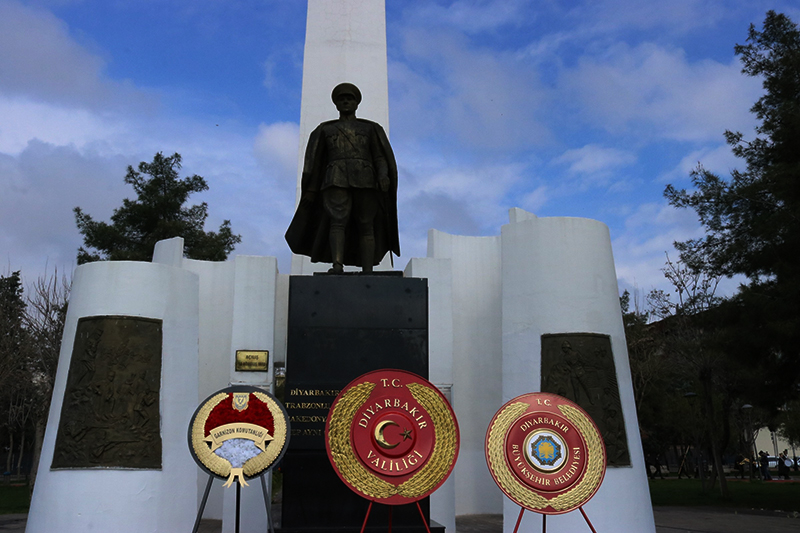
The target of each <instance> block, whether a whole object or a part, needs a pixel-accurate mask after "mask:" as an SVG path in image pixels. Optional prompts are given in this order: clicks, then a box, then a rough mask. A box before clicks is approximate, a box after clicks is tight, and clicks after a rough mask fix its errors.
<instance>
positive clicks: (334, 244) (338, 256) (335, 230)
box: [328, 226, 344, 274]
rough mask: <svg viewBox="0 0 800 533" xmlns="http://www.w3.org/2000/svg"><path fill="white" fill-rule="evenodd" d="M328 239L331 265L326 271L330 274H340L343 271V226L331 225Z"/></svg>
mask: <svg viewBox="0 0 800 533" xmlns="http://www.w3.org/2000/svg"><path fill="white" fill-rule="evenodd" d="M330 241H331V258H332V259H333V267H332V268H331V269H330V270H328V272H329V273H330V274H341V273H342V272H344V228H340V227H338V226H332V227H331V232H330Z"/></svg>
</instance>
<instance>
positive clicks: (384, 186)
mask: <svg viewBox="0 0 800 533" xmlns="http://www.w3.org/2000/svg"><path fill="white" fill-rule="evenodd" d="M378 185H379V186H380V188H381V191H383V192H388V191H389V178H388V177H387V176H381V177H380V179H379V180H378Z"/></svg>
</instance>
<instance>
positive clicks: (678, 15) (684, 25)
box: [573, 0, 733, 33]
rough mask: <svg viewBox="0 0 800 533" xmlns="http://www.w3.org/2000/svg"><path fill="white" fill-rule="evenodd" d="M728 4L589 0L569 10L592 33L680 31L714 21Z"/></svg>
mask: <svg viewBox="0 0 800 533" xmlns="http://www.w3.org/2000/svg"><path fill="white" fill-rule="evenodd" d="M730 3H732V2H730V1H729V4H730ZM732 7H733V6H730V5H722V4H719V3H715V2H708V1H706V0H670V1H669V2H642V1H632V0H599V1H598V0H592V1H589V2H586V3H585V4H584V5H582V6H580V7H577V8H575V9H574V10H573V13H577V12H580V16H581V18H582V19H584V20H586V21H588V24H589V25H590V26H591V27H592V29H593V31H594V32H595V33H613V32H618V31H620V30H623V29H627V28H636V29H639V30H653V29H656V28H661V29H666V30H668V31H672V32H676V33H683V32H686V31H689V30H691V29H695V28H698V27H706V26H710V25H713V24H715V23H716V22H718V21H719V20H721V19H722V18H723V17H724V16H725V13H726V11H728V10H730V9H731V8H732Z"/></svg>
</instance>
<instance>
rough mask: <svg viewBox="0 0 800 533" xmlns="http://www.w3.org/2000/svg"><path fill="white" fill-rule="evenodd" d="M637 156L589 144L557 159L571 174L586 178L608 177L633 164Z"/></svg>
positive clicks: (556, 161)
mask: <svg viewBox="0 0 800 533" xmlns="http://www.w3.org/2000/svg"><path fill="white" fill-rule="evenodd" d="M635 161H636V156H635V155H634V154H633V153H631V152H628V151H625V150H620V149H617V148H605V147H602V146H598V145H596V144H587V145H586V146H583V147H581V148H575V149H572V150H567V151H566V152H564V153H563V154H561V155H560V156H559V157H557V158H556V159H555V161H554V162H555V163H556V164H560V165H566V166H567V171H568V172H569V173H571V174H579V175H584V176H590V177H591V176H607V175H609V174H610V173H611V172H613V171H615V170H618V169H620V168H623V167H626V166H628V165H631V164H633V163H634V162H635Z"/></svg>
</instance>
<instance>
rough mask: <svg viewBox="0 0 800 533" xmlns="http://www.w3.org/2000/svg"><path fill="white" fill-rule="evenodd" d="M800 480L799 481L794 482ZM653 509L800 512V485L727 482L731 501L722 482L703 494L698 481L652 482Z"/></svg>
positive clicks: (729, 480)
mask: <svg viewBox="0 0 800 533" xmlns="http://www.w3.org/2000/svg"><path fill="white" fill-rule="evenodd" d="M794 479H797V478H794ZM649 484H650V498H651V499H652V501H653V505H679V506H710V507H731V508H737V509H767V510H773V511H778V510H780V511H799V512H800V483H779V482H778V483H776V482H770V481H767V482H763V481H753V482H750V481H733V480H731V479H730V478H729V479H728V491H729V492H730V497H729V498H727V499H724V500H723V499H722V496H721V495H720V491H719V482H718V483H717V484H716V485H715V486H714V488H713V489H711V490H707V491H706V492H703V490H702V485H701V484H700V480H697V479H675V478H672V479H669V478H668V479H664V480H662V479H656V480H651V481H649Z"/></svg>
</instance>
